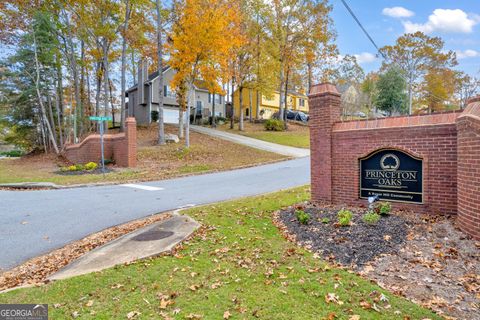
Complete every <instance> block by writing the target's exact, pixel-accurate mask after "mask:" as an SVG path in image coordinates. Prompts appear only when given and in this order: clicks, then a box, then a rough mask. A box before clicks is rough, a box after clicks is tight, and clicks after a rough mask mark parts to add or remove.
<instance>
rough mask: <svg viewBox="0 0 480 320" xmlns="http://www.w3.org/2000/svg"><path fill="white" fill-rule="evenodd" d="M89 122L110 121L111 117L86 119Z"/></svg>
mask: <svg viewBox="0 0 480 320" xmlns="http://www.w3.org/2000/svg"><path fill="white" fill-rule="evenodd" d="M88 119H90V120H91V121H112V117H95V116H92V117H88Z"/></svg>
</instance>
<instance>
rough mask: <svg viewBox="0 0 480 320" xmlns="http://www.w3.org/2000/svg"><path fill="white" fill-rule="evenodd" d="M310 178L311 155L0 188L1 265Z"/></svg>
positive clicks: (300, 183)
mask: <svg viewBox="0 0 480 320" xmlns="http://www.w3.org/2000/svg"><path fill="white" fill-rule="evenodd" d="M309 183H310V158H309V157H305V158H299V159H295V160H289V161H283V162H277V163H274V164H268V165H263V166H257V167H252V168H246V169H239V170H233V171H227V172H220V173H212V174H204V175H198V176H191V177H184V178H178V179H171V180H162V181H154V182H148V183H140V184H125V185H109V186H97V187H85V188H71V189H60V190H44V191H0V219H1V224H0V269H9V268H12V267H14V266H16V265H18V264H21V263H22V262H24V261H26V260H28V259H29V258H32V257H35V256H38V255H41V254H44V253H47V252H49V251H51V250H53V249H56V248H60V247H63V246H64V245H66V244H67V243H69V242H71V241H75V240H79V239H81V238H83V237H85V236H87V235H89V234H91V233H95V232H98V231H100V230H103V229H105V228H108V227H111V226H114V225H118V224H122V223H125V222H128V221H131V220H134V219H138V218H142V217H145V216H148V215H152V214H155V213H159V212H165V211H170V210H173V209H177V208H181V207H184V206H189V205H199V204H206V203H213V202H218V201H224V200H230V199H234V198H239V197H245V196H253V195H258V194H262V193H267V192H273V191H277V190H280V189H286V188H292V187H296V186H300V185H305V184H309Z"/></svg>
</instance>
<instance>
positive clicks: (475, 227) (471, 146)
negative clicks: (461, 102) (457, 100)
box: [457, 96, 480, 240]
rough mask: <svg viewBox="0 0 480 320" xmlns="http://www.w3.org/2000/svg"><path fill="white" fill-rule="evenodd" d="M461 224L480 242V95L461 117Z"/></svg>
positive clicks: (459, 222)
mask: <svg viewBox="0 0 480 320" xmlns="http://www.w3.org/2000/svg"><path fill="white" fill-rule="evenodd" d="M457 148H458V149H457V202H458V208H457V212H458V220H457V221H458V224H459V226H460V228H461V229H462V230H463V231H464V232H465V233H468V234H469V235H471V236H473V237H474V238H475V239H477V240H480V96H477V97H475V98H473V99H470V101H469V103H468V106H467V108H466V109H465V111H464V112H463V113H462V114H461V115H460V116H459V117H458V118H457Z"/></svg>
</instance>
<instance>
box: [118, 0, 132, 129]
mask: <svg viewBox="0 0 480 320" xmlns="http://www.w3.org/2000/svg"><path fill="white" fill-rule="evenodd" d="M125 7H126V11H125V22H124V24H123V35H122V66H121V73H122V76H121V89H120V90H121V93H120V96H121V99H120V131H123V130H124V129H125V91H126V88H125V87H126V80H125V69H126V67H127V39H126V34H127V30H128V20H129V19H130V10H131V7H130V1H129V0H125Z"/></svg>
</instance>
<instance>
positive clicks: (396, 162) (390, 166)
mask: <svg viewBox="0 0 480 320" xmlns="http://www.w3.org/2000/svg"><path fill="white" fill-rule="evenodd" d="M380 166H381V167H382V169H383V170H386V171H395V170H397V169H398V167H400V159H398V157H397V156H396V155H394V154H392V153H387V154H386V155H384V156H383V157H382V159H381V160H380Z"/></svg>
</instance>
